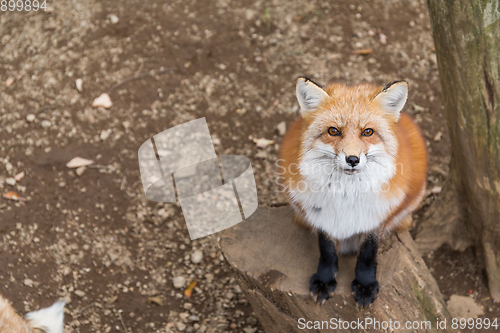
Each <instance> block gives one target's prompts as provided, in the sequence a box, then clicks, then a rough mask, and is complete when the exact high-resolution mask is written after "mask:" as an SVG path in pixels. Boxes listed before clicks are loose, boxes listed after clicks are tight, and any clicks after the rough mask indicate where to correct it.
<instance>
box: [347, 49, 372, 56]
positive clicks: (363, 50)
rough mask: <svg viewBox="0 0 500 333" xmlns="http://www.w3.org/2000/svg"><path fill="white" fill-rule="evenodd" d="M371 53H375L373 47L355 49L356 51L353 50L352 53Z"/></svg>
mask: <svg viewBox="0 0 500 333" xmlns="http://www.w3.org/2000/svg"><path fill="white" fill-rule="evenodd" d="M370 53H373V50H372V49H361V50H354V51H352V54H361V55H366V54H370Z"/></svg>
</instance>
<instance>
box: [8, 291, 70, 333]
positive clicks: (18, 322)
mask: <svg viewBox="0 0 500 333" xmlns="http://www.w3.org/2000/svg"><path fill="white" fill-rule="evenodd" d="M64 304H65V302H64V301H58V302H56V303H54V304H53V305H52V306H51V307H48V308H45V309H41V310H38V311H33V312H30V313H28V314H26V316H25V317H24V318H22V317H21V316H20V315H18V314H17V313H16V311H15V310H14V309H13V308H12V305H10V303H9V302H8V301H7V300H6V299H5V298H3V297H2V296H0V333H34V332H39V331H35V330H41V331H42V332H45V333H63V329H64V326H63V317H64Z"/></svg>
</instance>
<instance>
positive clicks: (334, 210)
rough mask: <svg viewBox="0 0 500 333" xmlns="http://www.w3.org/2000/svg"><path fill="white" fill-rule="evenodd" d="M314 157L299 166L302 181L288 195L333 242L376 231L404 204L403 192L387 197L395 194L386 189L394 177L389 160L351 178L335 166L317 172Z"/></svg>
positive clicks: (311, 222) (313, 224)
mask: <svg viewBox="0 0 500 333" xmlns="http://www.w3.org/2000/svg"><path fill="white" fill-rule="evenodd" d="M311 154H313V153H312V152H311ZM306 155H307V154H306ZM314 155H315V156H305V158H304V160H303V162H302V163H301V164H300V165H299V169H300V173H301V175H302V176H303V181H302V182H301V184H296V186H291V187H290V188H289V193H290V196H291V197H292V199H293V200H294V201H295V202H298V203H299V204H300V206H301V207H302V209H303V211H304V213H305V214H306V220H307V222H309V223H310V224H311V225H312V226H314V227H315V228H318V229H320V230H323V231H324V232H326V233H327V234H329V235H330V236H331V237H332V238H335V239H337V240H344V239H348V238H350V237H352V236H354V235H357V234H361V233H366V232H370V231H373V230H375V229H376V228H377V227H378V226H380V224H381V223H382V222H384V220H385V219H386V218H387V217H388V216H389V214H390V213H391V211H392V210H393V209H394V208H395V207H397V206H398V205H399V204H400V203H401V202H402V200H403V198H404V194H403V193H402V192H401V191H397V190H396V192H399V193H397V195H394V193H391V195H390V196H388V195H386V193H385V192H386V191H392V192H394V191H395V189H390V188H387V182H388V181H389V180H390V178H391V177H392V176H393V175H394V168H393V167H392V163H390V162H389V160H387V161H386V162H387V163H373V164H372V165H367V166H366V168H364V169H363V170H360V172H358V173H355V174H352V175H349V174H346V173H345V172H344V171H341V170H339V169H337V168H335V166H333V167H332V165H330V167H329V168H318V165H317V160H315V159H314V158H315V157H317V154H314ZM313 161H315V162H313ZM379 162H380V161H379ZM389 198H390V199H389Z"/></svg>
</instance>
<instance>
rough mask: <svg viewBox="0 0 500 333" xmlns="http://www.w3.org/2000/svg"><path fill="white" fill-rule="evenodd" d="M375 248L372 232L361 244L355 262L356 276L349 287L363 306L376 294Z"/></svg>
mask: <svg viewBox="0 0 500 333" xmlns="http://www.w3.org/2000/svg"><path fill="white" fill-rule="evenodd" d="M377 250H378V240H377V237H376V236H375V235H373V234H370V235H368V237H367V238H366V240H365V241H364V242H363V245H361V250H360V251H359V255H358V261H357V262H356V277H355V278H354V281H352V284H351V288H352V292H353V293H354V299H355V300H356V302H357V303H358V304H359V305H361V306H363V307H364V306H368V305H370V304H372V303H373V301H374V300H375V298H376V297H377V294H378V289H379V285H378V281H377V278H376V275H377Z"/></svg>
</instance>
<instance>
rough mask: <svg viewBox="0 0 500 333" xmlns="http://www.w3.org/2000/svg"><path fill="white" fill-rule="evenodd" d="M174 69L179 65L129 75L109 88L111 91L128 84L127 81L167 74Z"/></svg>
mask: <svg viewBox="0 0 500 333" xmlns="http://www.w3.org/2000/svg"><path fill="white" fill-rule="evenodd" d="M174 69H177V67H170V68H164V69H158V70H155V71H149V72H144V73H140V74H135V75H134V76H131V77H128V78H126V79H124V80H123V81H120V82H118V83H117V84H115V85H114V86H112V87H111V89H109V92H112V91H113V90H115V89H117V88H119V87H121V86H123V85H125V84H127V83H130V82H132V81H135V80H138V79H142V78H145V77H148V76H155V75H159V74H165V73H167V72H169V71H172V70H174Z"/></svg>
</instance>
